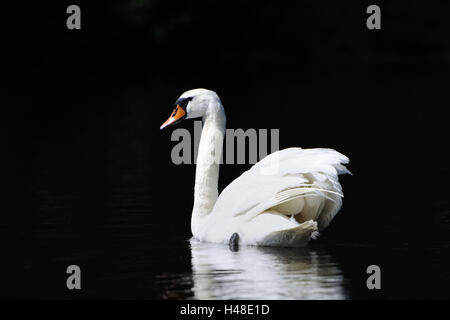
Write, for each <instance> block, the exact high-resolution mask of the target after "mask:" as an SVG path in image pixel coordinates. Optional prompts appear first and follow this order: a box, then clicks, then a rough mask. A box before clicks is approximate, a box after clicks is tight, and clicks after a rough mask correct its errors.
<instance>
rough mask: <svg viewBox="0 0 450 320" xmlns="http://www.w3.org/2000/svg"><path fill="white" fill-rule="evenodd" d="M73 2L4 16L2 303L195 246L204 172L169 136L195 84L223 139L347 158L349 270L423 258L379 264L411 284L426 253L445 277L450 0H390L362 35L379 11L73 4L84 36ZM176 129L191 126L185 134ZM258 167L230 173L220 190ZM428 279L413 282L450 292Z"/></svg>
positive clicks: (335, 228)
mask: <svg viewBox="0 0 450 320" xmlns="http://www.w3.org/2000/svg"><path fill="white" fill-rule="evenodd" d="M70 4H72V2H70V3H69V2H64V1H63V2H59V3H55V4H50V3H47V4H43V3H32V4H31V3H30V4H25V3H20V4H17V5H16V6H15V7H13V8H11V9H10V10H8V11H7V12H6V13H5V15H6V17H5V20H6V24H7V29H6V30H7V32H6V35H5V36H6V39H4V40H3V42H4V43H6V52H7V57H6V59H7V64H6V67H7V73H6V80H7V83H8V86H7V96H6V99H5V100H4V103H3V108H2V112H3V115H2V117H1V122H2V125H1V130H2V132H1V136H2V138H1V139H2V140H3V139H4V142H3V143H2V145H3V152H2V153H3V156H2V159H1V161H2V166H1V168H2V171H3V172H4V174H3V176H4V177H5V178H4V179H2V185H3V187H4V188H3V189H4V191H3V192H2V195H3V196H4V199H3V201H2V203H3V204H2V209H1V211H2V214H1V218H0V233H1V237H2V238H3V239H4V240H3V241H2V246H4V250H2V251H3V257H2V261H3V267H5V268H6V274H7V275H8V276H7V284H5V285H4V286H3V288H2V292H1V294H2V296H3V297H9V298H10V297H16V298H22V297H33V298H36V297H38V298H47V297H50V298H55V297H71V296H70V295H69V294H67V293H64V292H63V288H62V287H59V286H58V284H56V280H51V276H50V274H51V273H52V272H58V271H57V270H60V269H61V268H62V266H64V265H67V263H66V262H67V261H68V260H70V259H69V258H65V257H66V255H67V252H70V253H71V254H72V255H70V257H71V259H72V258H73V257H74V256H76V257H77V258H78V259H81V260H83V259H87V258H86V257H87V256H89V257H90V258H89V261H90V262H89V263H91V264H92V266H93V267H94V268H96V270H97V271H96V272H97V273H98V274H101V272H102V270H105V268H110V269H114V268H120V267H114V263H116V264H117V265H120V263H119V262H117V261H116V260H117V259H118V257H117V256H115V255H114V252H116V249H117V248H122V251H127V250H131V252H133V251H132V250H133V249H135V250H136V251H137V252H139V253H138V255H139V257H144V256H145V255H146V252H145V249H143V251H139V249H137V248H136V246H135V244H136V243H145V242H147V243H150V242H151V243H154V247H156V248H159V247H158V244H160V243H162V242H164V243H171V241H175V240H176V239H185V238H186V239H187V238H189V236H190V225H189V223H190V212H191V208H192V203H193V185H194V172H195V167H194V165H180V166H175V165H173V164H172V163H171V160H170V152H171V149H172V147H173V145H174V144H175V143H174V142H171V141H170V133H171V131H172V129H169V130H167V131H162V132H161V131H160V130H159V126H160V125H161V123H162V122H163V121H164V120H165V119H166V118H167V117H168V116H169V114H170V112H171V107H172V105H173V102H174V101H175V100H176V98H177V97H178V96H179V95H180V94H181V93H182V92H184V91H186V90H188V89H192V88H197V87H205V88H209V89H212V90H214V91H216V92H217V93H218V94H219V96H220V97H221V100H222V102H223V104H224V106H225V110H226V113H227V127H228V128H243V129H247V128H269V129H270V128H279V129H280V148H286V147H290V146H301V147H303V148H310V147H329V148H334V149H336V150H338V151H340V152H342V153H344V154H345V155H347V156H348V157H349V158H350V164H349V166H348V168H349V169H350V170H351V171H352V173H353V176H344V177H342V179H341V182H342V185H343V188H344V193H345V199H344V207H343V209H342V211H341V212H340V213H339V214H338V215H337V217H336V218H335V220H334V221H333V223H331V225H330V226H329V228H328V229H327V230H326V231H325V232H324V233H323V234H322V237H321V238H320V240H319V243H320V242H323V243H325V244H326V243H334V244H336V243H341V244H342V246H341V247H339V248H338V249H336V250H337V251H338V252H340V256H341V257H342V263H343V264H344V265H349V267H348V269H347V270H349V272H350V273H352V272H357V271H355V270H356V269H357V268H356V267H352V266H351V265H352V263H356V264H358V263H360V262H355V257H354V256H350V255H349V256H347V255H346V253H345V252H346V245H348V246H351V245H353V246H355V245H358V244H371V245H374V246H376V247H377V248H378V249H377V250H379V251H380V252H382V251H383V247H391V246H394V245H403V246H406V248H411V250H412V248H414V250H416V251H414V253H411V254H410V255H408V258H407V260H406V261H403V262H404V263H405V265H399V264H397V262H398V261H396V262H395V263H394V262H392V261H390V260H389V259H387V258H384V259H387V260H386V261H385V263H386V264H389V265H391V266H392V267H394V268H395V272H392V274H391V275H390V276H388V277H390V279H397V280H398V275H401V280H399V281H401V282H402V283H403V282H404V283H407V281H409V280H410V279H413V278H414V279H420V277H421V270H423V269H422V267H425V268H426V267H429V260H428V258H427V252H428V251H427V250H428V248H433V249H432V250H437V251H438V252H442V254H441V255H440V256H441V258H440V259H439V261H434V263H437V264H438V265H440V266H444V265H447V264H448V261H447V254H448V248H449V247H448V244H449V242H448V239H449V236H448V232H449V228H450V211H449V201H448V195H447V192H448V183H449V181H450V179H449V177H450V176H449V174H450V170H449V169H450V168H449V166H448V158H447V155H446V152H445V151H446V149H447V145H448V141H447V138H448V115H447V112H446V109H447V107H448V105H449V95H448V85H449V67H450V48H449V38H448V30H449V25H448V24H449V19H448V12H449V10H448V9H449V8H448V5H447V4H446V2H445V1H442V2H438V1H427V2H425V1H395V3H394V2H384V1H378V2H376V4H378V5H379V6H380V7H381V10H382V29H381V30H368V29H367V28H366V18H367V16H368V15H367V14H366V12H365V10H366V8H367V6H368V5H370V4H374V3H373V2H368V1H348V2H343V3H339V2H337V1H286V2H264V1H254V2H243V3H230V2H225V1H222V2H213V1H184V2H180V3H174V2H170V1H137V0H135V1H108V2H106V1H105V2H96V3H95V4H93V3H92V2H87V1H78V2H77V3H76V4H78V5H79V6H80V7H81V12H82V29H81V30H68V29H67V28H66V18H67V16H68V15H67V14H66V13H65V12H66V8H67V6H68V5H70ZM181 126H183V127H186V128H188V129H189V130H191V131H192V122H190V121H186V122H184V123H182V124H181ZM249 167H250V166H249V165H223V166H222V167H221V176H220V182H219V183H220V189H222V188H223V187H225V186H226V185H227V184H228V183H230V182H231V181H232V180H233V179H235V178H236V177H237V176H238V175H240V173H241V172H242V171H244V170H246V169H248V168H249ZM174 248H175V249H176V246H175V247H174ZM175 249H174V251H173V253H172V254H167V252H165V249H164V248H162V247H161V248H160V249H157V252H158V253H160V254H161V255H162V256H167V257H166V259H165V261H164V262H163V261H161V257H156V256H155V259H153V260H152V262H151V263H150V262H149V264H150V265H151V267H150V268H152V267H153V268H156V266H155V265H158V264H161V265H164V268H166V269H168V270H172V269H174V270H176V269H177V268H183V266H179V265H180V264H181V265H183V263H184V264H186V262H183V261H185V260H186V257H185V256H184V255H188V253H186V252H185V253H177V251H176V250H175ZM96 250H97V251H96ZM158 250H159V251H158ZM408 250H409V249H408ZM99 251H102V252H105V256H101V255H100V256H97V252H99ZM74 252H76V254H74ZM127 252H128V251H127ZM152 252H153V251H152ZM183 252H184V251H183ZM152 254H154V253H152ZM92 257H93V258H92ZM105 257H107V258H105ZM114 259H116V260H115V261H116V262H112V261H113V260H114ZM142 259H144V258H142ZM361 259H363V260H364V263H366V262H369V261H370V260H371V259H372V257H369V256H367V257H365V258H361ZM375 260H376V259H375ZM361 263H362V262H361ZM406 264H407V265H408V267H406ZM143 269H144V267H143ZM141 271H142V272H143V270H140V269H134V270H133V272H134V274H135V275H136V278H139V276H141V274H140V273H139V272H141ZM432 271H433V269H431V270H430V269H427V276H428V277H429V279H428V280H423V281H422V280H417V283H418V286H419V287H420V285H425V284H424V283H426V282H428V281H431V282H432V281H434V282H435V283H439V282H440V283H448V281H449V280H450V279H449V278H448V274H447V276H443V275H441V274H439V273H433V272H432ZM63 276H64V275H63ZM92 277H94V276H92ZM361 277H364V275H361ZM133 279H134V278H133ZM430 279H431V280H430ZM128 280H129V279H125V278H124V279H115V288H120V286H121V283H122V284H124V283H130V281H128ZM127 281H128V282H127ZM136 281H137V280H136ZM422 282H423V283H422ZM144 283H145V281H144ZM63 285H64V283H63ZM428 285H430V284H429V283H428ZM143 286H144V285H143ZM430 286H431V285H430ZM130 290H131V289H130ZM140 290H141V291H140ZM154 290H155V293H154V294H153V293H152V292H150V294H149V295H150V296H152V297H153V296H155V297H157V296H158V294H157V293H156V291H157V289H154ZM404 290H405V291H402V290H401V289H395V290H394V291H390V292H389V294H388V295H387V296H381V297H385V298H389V297H396V298H399V297H400V298H401V297H411V296H412V297H448V293H445V289H444V287H439V288H436V289H435V291H434V292H433V293H432V294H431V293H429V292H428V293H426V292H424V291H423V290H422V292H421V294H415V293H412V292H410V291H409V292H407V289H406V288H405V289H404ZM143 291H144V289H143V288H136V292H139V293H137V294H133V293H130V292H131V291H129V290H128V291H127V290H125V289H124V290H120V289H117V291H116V293H112V292H111V291H109V292H108V290H104V291H102V290H101V289H99V288H94V289H92V290H91V291H89V290H86V291H85V292H84V293H83V294H82V297H141V296H142V295H143V294H142V295H141V294H140V293H141V292H143ZM417 291H420V290H417ZM366 297H367V296H363V298H366ZM377 297H378V296H377Z"/></svg>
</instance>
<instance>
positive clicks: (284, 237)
mask: <svg viewBox="0 0 450 320" xmlns="http://www.w3.org/2000/svg"><path fill="white" fill-rule="evenodd" d="M317 230H318V228H317V222H315V221H313V220H308V221H305V222H303V223H302V224H300V225H297V226H295V227H292V228H290V229H284V230H279V231H274V232H271V233H269V234H268V235H267V236H266V237H264V239H263V240H262V241H261V245H266V246H279V247H303V246H306V245H307V244H308V242H309V240H311V239H315V238H316V237H317V236H318V235H319V232H318V231H317Z"/></svg>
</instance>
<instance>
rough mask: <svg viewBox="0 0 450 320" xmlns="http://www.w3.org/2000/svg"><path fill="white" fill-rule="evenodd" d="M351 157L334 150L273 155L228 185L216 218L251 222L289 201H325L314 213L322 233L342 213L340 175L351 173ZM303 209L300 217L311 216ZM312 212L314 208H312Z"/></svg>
mask: <svg viewBox="0 0 450 320" xmlns="http://www.w3.org/2000/svg"><path fill="white" fill-rule="evenodd" d="M348 162H349V160H348V158H347V157H346V156H344V155H342V154H341V153H339V152H337V151H335V150H333V149H301V148H289V149H284V150H281V151H277V152H274V153H272V154H270V155H268V156H267V157H265V158H264V159H262V160H261V161H259V162H258V163H256V164H255V165H254V166H253V167H252V168H250V169H249V170H248V171H246V172H244V173H243V174H242V175H241V176H240V177H238V178H237V179H235V180H234V181H233V182H232V183H231V184H229V185H228V186H227V187H226V188H225V189H224V190H223V191H222V193H221V194H220V196H219V198H218V199H217V202H216V204H215V206H214V210H213V214H214V215H215V216H222V215H226V216H229V217H237V216H242V218H245V220H247V221H249V220H251V219H253V218H255V217H256V216H257V215H259V214H260V213H262V212H264V211H266V210H268V209H271V208H273V207H275V206H277V205H280V204H282V203H286V202H287V201H290V200H293V199H297V198H304V199H307V201H308V202H309V204H310V207H309V209H311V207H312V206H313V205H312V204H313V203H314V201H313V200H312V197H319V198H321V199H323V200H325V202H324V203H322V204H320V205H319V207H317V205H318V204H317V203H316V206H315V207H314V210H315V211H317V212H315V213H312V214H313V215H315V218H316V219H315V220H316V221H317V223H318V227H319V230H323V229H324V228H326V227H327V226H328V224H329V223H330V221H331V220H332V219H333V218H334V216H335V215H336V213H337V212H338V211H339V209H340V207H341V205H342V200H341V198H342V197H343V194H342V188H341V185H340V184H339V180H338V175H339V174H343V173H350V172H349V171H348V170H347V169H346V167H345V166H344V164H347V163H348ZM307 209H308V208H304V209H303V211H302V212H301V213H300V214H305V215H307V214H311V212H310V213H308V212H306V211H307ZM311 210H313V209H311Z"/></svg>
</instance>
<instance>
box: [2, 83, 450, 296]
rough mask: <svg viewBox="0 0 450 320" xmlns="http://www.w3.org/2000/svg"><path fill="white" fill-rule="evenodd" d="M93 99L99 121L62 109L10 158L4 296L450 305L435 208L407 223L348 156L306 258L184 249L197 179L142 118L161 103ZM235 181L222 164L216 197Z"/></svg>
mask: <svg viewBox="0 0 450 320" xmlns="http://www.w3.org/2000/svg"><path fill="white" fill-rule="evenodd" d="M111 94H112V93H111ZM92 97H93V98H92V100H93V101H91V103H93V104H95V103H96V101H98V102H101V101H106V105H107V107H105V108H104V109H101V111H99V113H100V114H101V115H102V116H87V117H85V116H77V113H76V112H75V111H74V112H73V113H72V112H68V111H66V113H65V114H61V115H60V119H59V121H62V122H60V123H58V124H57V125H54V126H55V127H54V128H52V127H51V126H50V127H49V128H48V129H47V130H48V131H45V130H44V131H41V132H40V133H39V134H37V136H36V137H35V139H34V140H33V141H32V142H29V141H28V140H26V141H25V140H24V143H23V144H18V146H20V147H21V148H22V147H23V146H25V147H27V148H22V149H21V153H18V156H17V158H16V162H17V163H18V164H22V165H23V166H22V167H23V168H26V169H24V170H20V171H19V170H17V171H12V172H10V173H13V175H10V177H13V178H12V179H11V180H9V181H10V182H11V183H10V185H9V189H8V190H9V193H7V194H9V196H8V197H5V200H6V204H10V206H7V205H6V206H5V208H8V211H5V214H4V215H3V217H2V219H1V230H2V235H1V236H2V239H3V240H2V242H1V246H2V248H3V249H2V254H3V261H4V263H3V265H2V268H4V272H3V273H2V274H4V275H5V276H4V282H3V285H2V286H1V290H0V293H1V297H3V298H38V299H47V298H56V299H60V298H63V299H67V298H75V299H78V298H80V299H85V298H86V299H87V298H114V299H121V298H123V299H409V298H412V299H421V298H425V299H427V298H439V299H440V298H450V294H449V293H448V290H447V288H448V286H449V285H450V268H449V259H448V257H449V254H450V242H449V241H448V234H449V233H448V230H449V226H450V218H449V217H450V216H449V212H450V211H449V210H448V203H447V201H446V200H445V198H443V197H440V198H435V199H434V201H433V203H432V204H431V205H430V207H426V210H425V211H423V212H425V216H422V215H421V214H420V212H419V213H417V212H416V211H410V207H408V206H406V207H404V206H403V203H404V202H402V201H399V200H398V199H402V197H399V198H396V197H395V193H394V195H393V194H389V193H387V194H385V195H382V194H380V193H377V190H379V189H380V188H384V187H385V186H386V185H385V184H384V181H383V180H380V182H377V181H378V180H376V179H375V180H374V179H372V178H371V176H373V175H376V174H377V173H378V174H381V173H383V172H382V171H380V170H384V169H383V168H381V169H380V168H378V169H376V168H375V169H374V170H375V172H372V173H371V172H370V170H369V169H368V168H366V167H364V166H361V164H358V163H360V156H361V154H359V153H358V152H356V151H355V152H351V151H350V154H348V155H349V156H350V158H351V159H352V160H354V162H353V163H351V165H350V169H352V171H353V172H354V173H356V174H355V175H354V176H352V177H350V176H348V177H342V183H343V187H344V192H345V194H346V198H345V200H344V207H343V210H342V212H340V213H339V214H338V215H337V217H336V218H335V220H334V221H333V222H332V223H331V225H330V227H329V228H328V229H326V230H325V231H324V232H323V234H322V236H321V237H320V238H319V239H318V240H317V241H313V242H311V243H310V245H309V246H308V247H306V248H299V249H288V248H257V247H241V248H240V250H239V251H237V252H232V251H230V250H229V248H228V247H227V246H222V245H214V244H207V243H199V242H196V241H193V240H190V237H191V236H190V225H189V222H190V213H191V208H192V191H193V183H194V181H193V176H194V167H193V166H192V165H184V166H175V165H172V164H171V163H170V149H171V147H172V146H173V142H170V134H169V133H164V132H163V133H161V132H159V130H158V128H159V124H160V122H161V119H160V118H161V117H159V116H158V115H156V112H155V111H154V110H153V109H152V108H149V107H148V103H149V101H151V102H152V103H153V104H162V102H161V101H159V100H158V96H157V95H155V94H154V93H152V91H151V90H150V91H148V90H130V91H129V93H127V94H120V95H114V94H112V98H105V96H100V97H96V96H95V95H94V96H92ZM114 97H115V98H114ZM103 98H105V100H102V99H103ZM73 103H74V104H75V105H79V104H81V101H78V100H74V101H73ZM67 112H68V113H67ZM65 118H67V119H69V118H72V119H71V120H70V122H69V123H70V124H71V127H70V129H67V132H65V133H64V134H63V135H60V136H58V135H55V134H54V132H53V131H54V130H55V129H57V130H62V131H59V132H64V122H63V121H64V119H65ZM73 118H75V119H80V120H82V121H81V122H80V123H77V124H76V125H75V124H74V123H76V121H75V120H73ZM163 120H164V119H163ZM186 126H187V127H188V128H190V129H192V128H191V127H192V123H188V124H187V125H186ZM290 130H292V128H284V129H283V128H282V130H281V143H282V144H283V143H284V142H283V141H285V140H283V132H284V134H285V137H286V139H287V140H289V139H291V140H292V139H294V138H295V137H294V138H292V137H289V132H290ZM295 140H296V138H295ZM338 149H339V148H338ZM245 169H246V166H237V165H229V166H228V165H227V166H222V168H221V177H220V184H221V188H223V186H225V185H226V184H227V183H229V182H230V181H231V180H233V179H234V178H235V177H237V176H238V175H239V174H240V173H241V172H242V170H245ZM445 181H446V180H445V179H444V180H442V181H441V183H444V182H445ZM388 185H389V184H388ZM394 185H395V183H394V182H391V184H390V186H391V187H392V186H394ZM441 189H442V190H444V189H443V188H441ZM400 195H404V193H403V194H400ZM424 195H426V191H425V193H424ZM374 199H375V200H374ZM374 201H375V204H374ZM368 203H369V204H370V205H367V204H368ZM413 203H415V202H413ZM417 203H419V202H417ZM423 217H426V219H421V218H423ZM71 264H76V265H79V266H80V267H81V270H82V290H81V291H78V292H71V291H68V290H67V289H66V278H67V274H66V268H67V266H69V265H71ZM372 264H375V265H378V266H380V268H381V272H382V277H381V285H382V289H381V290H368V289H367V287H366V279H367V277H368V275H367V274H366V269H367V267H368V266H369V265H372Z"/></svg>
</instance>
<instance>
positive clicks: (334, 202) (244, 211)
mask: <svg viewBox="0 0 450 320" xmlns="http://www.w3.org/2000/svg"><path fill="white" fill-rule="evenodd" d="M186 97H191V98H190V99H192V101H190V103H189V104H188V105H187V118H194V117H198V116H201V117H202V118H203V130H202V135H201V139H200V145H199V149H198V158H197V168H196V176H195V189H194V198H195V199H194V207H193V211H192V218H191V230H192V234H193V235H194V237H195V238H197V239H199V240H200V241H207V242H214V243H228V242H229V240H230V237H231V236H232V235H233V233H237V234H238V235H239V243H240V244H243V245H262V246H304V245H306V244H307V243H308V241H309V240H310V239H311V238H313V237H315V236H316V235H318V231H321V230H323V229H324V228H326V227H327V226H328V224H329V223H330V221H331V220H332V219H333V218H334V216H335V215H336V213H337V212H338V211H339V209H340V207H341V205H342V199H341V198H342V197H343V194H342V189H341V186H340V184H339V181H338V174H341V173H347V172H348V170H347V169H346V168H345V166H344V165H343V164H346V163H348V158H347V157H345V156H344V155H342V154H340V153H339V152H337V151H335V150H332V149H301V148H289V149H284V150H281V151H277V152H274V153H272V154H270V155H268V156H267V157H265V158H264V159H262V160H261V161H259V162H258V163H256V164H255V165H254V166H253V167H252V168H250V170H248V171H246V172H244V173H243V174H242V175H241V176H240V177H238V178H237V179H235V180H234V181H233V182H232V183H231V184H230V185H228V186H227V187H226V188H225V189H224V190H223V191H222V193H221V194H220V196H218V179H219V159H220V158H221V152H222V143H223V136H224V133H225V122H226V118H225V112H224V109H223V106H222V103H221V102H220V99H219V97H218V96H217V94H216V93H214V92H213V91H210V90H205V89H195V90H191V91H188V92H185V93H184V94H183V95H182V96H181V97H180V99H182V98H186ZM192 97H193V98H192Z"/></svg>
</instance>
